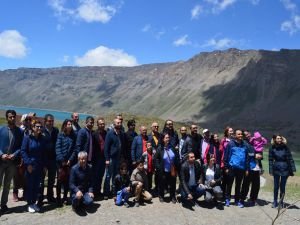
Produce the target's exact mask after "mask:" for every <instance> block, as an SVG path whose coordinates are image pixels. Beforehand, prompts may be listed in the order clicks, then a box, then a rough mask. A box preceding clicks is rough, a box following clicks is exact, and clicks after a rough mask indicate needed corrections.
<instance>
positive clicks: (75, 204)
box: [72, 192, 93, 208]
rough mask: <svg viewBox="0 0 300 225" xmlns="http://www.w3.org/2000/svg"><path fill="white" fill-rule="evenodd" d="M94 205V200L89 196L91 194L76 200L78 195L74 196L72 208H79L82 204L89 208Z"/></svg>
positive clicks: (85, 194)
mask: <svg viewBox="0 0 300 225" xmlns="http://www.w3.org/2000/svg"><path fill="white" fill-rule="evenodd" d="M92 203H93V199H92V198H91V197H90V196H89V193H87V192H86V193H84V194H83V197H82V198H81V199H78V198H76V194H72V207H73V208H79V207H80V206H81V205H82V204H84V205H86V206H89V205H91V204H92Z"/></svg>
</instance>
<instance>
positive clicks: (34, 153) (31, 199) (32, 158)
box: [21, 120, 49, 213]
mask: <svg viewBox="0 0 300 225" xmlns="http://www.w3.org/2000/svg"><path fill="white" fill-rule="evenodd" d="M48 141H49V139H47V138H46V137H45V136H44V135H42V123H41V122H40V121H38V120H36V121H34V122H33V123H32V134H30V135H27V136H25V137H24V139H23V142H22V147H21V155H22V158H23V160H24V165H25V167H26V172H25V178H26V184H27V186H26V187H27V189H26V193H25V194H26V199H27V203H28V212H30V213H34V212H39V211H40V206H38V205H37V204H36V202H37V200H38V195H39V194H41V190H40V186H41V182H42V176H43V173H45V171H46V157H47V152H46V151H47V150H46V149H47V145H48Z"/></svg>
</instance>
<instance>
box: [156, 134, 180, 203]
mask: <svg viewBox="0 0 300 225" xmlns="http://www.w3.org/2000/svg"><path fill="white" fill-rule="evenodd" d="M162 140H163V143H162V145H161V146H159V147H158V149H157V152H156V159H155V167H156V170H157V172H158V175H159V184H160V187H159V201H160V202H164V192H165V189H166V187H167V186H170V197H171V201H172V203H174V204H175V203H176V198H175V190H176V174H174V173H173V171H174V170H173V169H174V168H175V169H177V168H178V162H179V155H178V152H176V151H175V149H174V147H173V146H172V145H171V144H170V135H169V134H168V133H164V134H163V135H162Z"/></svg>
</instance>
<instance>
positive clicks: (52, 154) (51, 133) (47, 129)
mask: <svg viewBox="0 0 300 225" xmlns="http://www.w3.org/2000/svg"><path fill="white" fill-rule="evenodd" d="M44 125H45V126H44V128H43V130H42V134H43V135H44V136H45V138H46V140H47V143H48V146H47V149H46V159H47V161H46V168H47V171H48V185H47V199H48V202H51V203H54V202H56V200H55V198H54V193H53V187H54V183H55V177H56V151H55V146H56V140H57V136H58V133H59V130H58V129H57V128H56V127H54V116H53V115H51V114H46V115H45V117H44ZM45 176H46V174H44V175H43V177H42V184H41V191H40V196H39V205H40V206H41V205H42V203H43V195H44V181H45Z"/></svg>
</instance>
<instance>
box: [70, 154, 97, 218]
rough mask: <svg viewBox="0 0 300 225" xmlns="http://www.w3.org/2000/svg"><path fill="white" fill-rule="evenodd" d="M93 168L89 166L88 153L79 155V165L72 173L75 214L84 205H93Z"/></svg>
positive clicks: (71, 187) (74, 167)
mask: <svg viewBox="0 0 300 225" xmlns="http://www.w3.org/2000/svg"><path fill="white" fill-rule="evenodd" d="M92 184H93V183H92V168H91V167H90V166H89V165H88V164H87V153H86V152H83V151H82V152H79V153H78V163H77V164H76V165H74V166H73V167H72V169H71V173H70V189H71V193H72V195H71V196H72V208H73V210H74V211H75V212H77V211H78V210H79V209H81V208H82V205H85V206H89V205H91V204H92V203H93V198H94V194H93V186H92Z"/></svg>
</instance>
